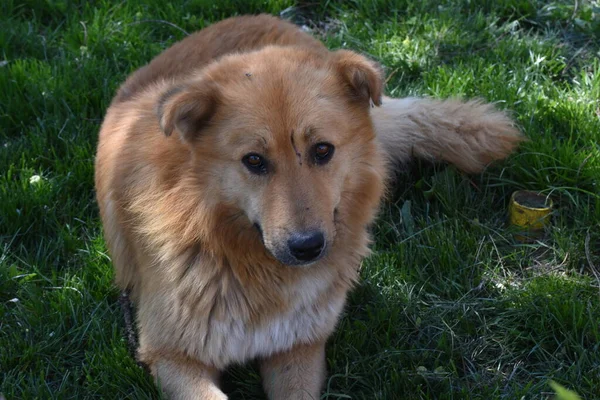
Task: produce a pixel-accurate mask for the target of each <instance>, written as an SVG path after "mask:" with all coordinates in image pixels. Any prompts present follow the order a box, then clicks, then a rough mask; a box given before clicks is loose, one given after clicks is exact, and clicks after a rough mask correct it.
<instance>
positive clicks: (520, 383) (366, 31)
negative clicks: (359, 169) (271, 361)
mask: <svg viewBox="0 0 600 400" xmlns="http://www.w3.org/2000/svg"><path fill="white" fill-rule="evenodd" d="M575 4H576V5H577V6H576V7H575ZM290 7H291V8H290ZM258 11H265V12H271V13H276V14H277V13H280V12H282V11H285V13H284V15H285V16H286V17H288V18H291V19H292V20H293V21H295V22H297V23H301V24H306V25H308V26H309V27H312V28H313V31H314V32H315V34H317V35H319V36H320V37H321V38H322V39H323V40H324V41H325V42H326V43H327V45H328V46H330V47H331V48H339V47H347V48H350V49H355V50H358V51H361V52H364V53H366V54H369V55H370V56H372V57H373V58H375V59H377V60H379V61H380V62H381V63H382V64H383V65H384V66H385V67H386V70H387V73H388V76H389V80H388V82H387V92H388V93H389V94H391V95H392V96H398V97H399V96H406V95H428V96H438V97H448V96H465V97H481V98H484V99H486V100H487V101H491V102H495V103H497V104H498V106H499V107H501V108H506V109H508V110H510V111H511V113H512V115H513V116H514V117H515V119H516V120H517V121H518V123H519V126H520V127H521V128H522V130H523V131H524V132H525V134H526V135H527V136H528V137H529V138H530V139H531V140H530V141H529V142H527V143H525V144H524V145H523V146H522V148H521V149H520V150H519V152H518V153H517V154H515V155H514V156H512V157H511V158H510V159H508V160H507V161H506V162H503V163H499V164H497V165H495V166H493V167H491V168H489V169H488V170H486V171H485V172H484V173H482V174H480V175H478V176H464V175H461V174H460V173H458V172H457V171H456V170H454V169H453V168H452V167H446V166H441V165H437V166H432V165H428V164H425V163H415V164H414V165H412V166H410V168H408V169H407V170H406V171H403V172H401V173H399V175H398V179H397V184H396V190H395V195H394V196H392V198H391V199H390V201H389V202H387V203H386V204H385V205H384V206H383V209H382V215H381V218H380V219H379V220H378V223H377V225H376V226H375V228H374V231H375V235H376V242H375V244H374V246H373V248H374V253H373V255H372V256H371V257H370V258H369V259H367V260H366V261H365V262H364V265H363V269H362V278H363V279H362V282H361V284H360V285H359V287H358V288H357V289H356V290H355V291H354V292H353V293H352V295H351V296H350V299H349V303H348V306H347V309H346V311H345V313H344V316H343V319H342V320H341V322H340V324H339V327H338V330H337V332H336V334H335V335H334V336H333V337H332V338H331V340H330V342H329V346H328V353H327V357H328V365H329V378H328V380H327V387H326V392H325V394H324V396H323V398H327V399H340V398H354V399H374V398H378V399H434V398H435V399H486V400H487V399H519V398H525V399H547V398H551V397H552V396H553V393H554V391H553V389H552V387H551V386H550V382H551V381H554V382H557V383H558V384H560V385H562V386H564V387H566V388H569V389H571V390H575V391H576V392H577V393H578V394H579V395H580V396H581V397H582V398H584V399H595V398H598V396H599V394H600V348H599V347H600V296H599V293H600V288H599V281H598V280H597V279H596V278H595V276H594V273H593V272H594V265H595V268H596V269H600V250H599V249H600V194H599V193H600V188H599V186H600V102H599V100H598V99H600V61H599V59H600V3H599V2H598V1H591V2H590V1H578V2H571V1H536V0H501V1H492V0H485V1H480V2H478V1H468V0H455V1H432V0H425V1H409V0H368V1H358V0H354V1H334V0H331V1H327V2H325V1H324V2H321V3H320V4H317V3H313V2H306V1H303V2H300V1H298V2H294V1H291V0H270V1H258V0H253V1H241V0H238V1H235V0H229V1H220V2H213V1H201V0H197V1H191V0H190V1H177V2H165V1H157V0H148V1H141V0H131V1H127V2H111V1H107V0H99V1H93V2H89V1H88V2H84V1H81V2H73V1H68V0H62V1H61V0H56V1H50V0H46V1H43V0H29V1H16V0H4V1H2V2H1V4H0V65H1V66H0V374H1V375H0V393H3V394H4V396H5V397H6V398H7V399H9V400H10V399H21V398H23V399H28V398H61V399H62V398H107V399H116V398H156V397H158V392H157V390H156V389H155V388H154V385H153V382H152V379H151V378H150V377H149V376H148V375H147V374H146V373H145V372H144V371H143V370H142V369H141V368H139V367H138V366H137V365H136V363H135V361H134V359H133V358H132V357H131V355H130V353H129V350H128V348H127V344H126V340H125V339H124V331H123V324H122V322H121V320H122V319H121V314H120V310H119V307H118V302H117V294H118V293H117V291H116V290H115V289H114V288H113V287H112V286H111V282H112V269H111V264H110V259H109V257H108V256H107V254H106V249H105V246H104V242H103V240H102V237H101V227H100V223H99V218H98V212H97V207H96V205H95V202H94V189H93V157H94V151H95V143H96V135H97V132H98V128H99V124H100V122H101V120H102V117H103V114H104V111H105V110H106V107H107V105H108V104H109V101H110V99H111V97H112V95H113V94H114V92H115V90H116V88H117V87H118V85H119V84H120V83H121V82H122V81H123V80H124V79H125V77H126V76H127V74H128V73H130V72H132V71H133V70H135V69H136V68H138V67H139V66H141V65H143V64H144V63H146V62H147V61H149V60H150V59H151V58H152V57H153V56H154V55H156V54H157V53H158V52H160V51H161V50H162V49H164V48H166V47H167V46H169V45H170V44H171V43H173V42H174V41H175V40H178V39H181V38H183V37H184V35H185V33H184V31H185V32H192V31H194V30H197V29H200V28H202V27H203V26H206V25H207V24H209V23H211V22H214V21H217V20H219V19H222V18H225V17H227V16H231V15H234V14H243V13H256V12H258ZM161 21H163V22H161ZM164 21H166V22H168V23H165V22H164ZM35 176H39V177H40V178H39V180H38V178H33V179H32V177H35ZM517 189H532V190H539V191H542V192H544V193H547V194H550V195H551V196H552V198H553V199H554V202H555V204H556V205H557V207H556V210H555V216H554V219H553V226H552V228H551V229H550V231H549V232H548V235H547V236H546V237H545V238H544V239H542V240H540V241H538V242H535V243H531V244H522V243H519V242H517V241H516V240H515V239H514V238H513V236H512V235H511V232H510V231H509V230H508V229H507V228H506V208H507V204H508V199H509V196H510V194H511V192H512V191H514V190H517ZM224 386H225V388H226V390H227V391H228V393H229V394H230V395H231V397H232V398H237V399H254V398H261V397H262V396H263V394H262V392H261V389H260V383H259V378H258V373H257V370H256V368H254V367H253V366H248V367H236V368H234V369H232V370H231V371H230V372H229V373H228V374H227V375H226V377H225V379H224Z"/></svg>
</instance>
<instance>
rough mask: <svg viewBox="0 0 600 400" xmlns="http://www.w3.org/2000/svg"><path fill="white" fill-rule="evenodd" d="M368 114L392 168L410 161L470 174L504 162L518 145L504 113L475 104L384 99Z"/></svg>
mask: <svg viewBox="0 0 600 400" xmlns="http://www.w3.org/2000/svg"><path fill="white" fill-rule="evenodd" d="M371 112H372V117H373V124H374V126H375V131H376V132H377V136H378V138H379V140H380V142H381V145H382V148H383V150H384V151H385V152H386V153H387V154H388V155H389V157H390V161H392V162H405V161H408V160H409V159H410V158H411V157H413V156H416V157H422V158H426V159H431V160H440V161H446V162H449V163H451V164H454V165H456V166H457V167H458V168H459V169H461V170H463V171H465V172H469V173H474V172H479V171H481V170H482V169H483V168H484V167H485V166H486V165H488V164H489V163H490V162H492V161H494V160H500V159H503V158H505V157H506V156H508V155H509V154H510V153H511V152H512V151H513V150H514V149H515V148H516V147H517V145H518V144H519V143H520V142H521V141H523V140H524V137H523V136H522V135H521V133H520V132H519V131H518V130H517V129H516V128H515V126H514V123H513V121H512V120H511V119H510V118H509V117H508V116H507V115H506V114H505V113H503V112H501V111H498V110H496V109H495V108H494V107H493V106H492V105H491V104H486V103H483V102H481V101H478V100H471V101H466V102H464V101H460V100H432V99H422V98H404V99H392V98H384V99H383V105H382V106H381V107H375V108H373V109H371Z"/></svg>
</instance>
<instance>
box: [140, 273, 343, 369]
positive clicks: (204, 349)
mask: <svg viewBox="0 0 600 400" xmlns="http://www.w3.org/2000/svg"><path fill="white" fill-rule="evenodd" d="M334 275H335V274H332V273H320V274H306V275H305V276H303V277H302V278H300V279H298V280H296V281H295V282H294V283H293V285H291V286H289V287H287V288H286V290H285V294H286V296H287V301H286V304H289V307H287V309H285V310H283V311H281V312H277V313H272V314H269V315H268V317H267V318H263V319H262V321H261V323H260V324H256V323H255V322H253V321H250V320H249V319H245V318H243V317H242V316H243V313H240V312H238V311H239V309H237V308H236V307H237V306H238V305H237V304H224V305H223V304H221V305H220V306H221V308H223V307H224V308H225V309H228V310H230V312H226V313H220V314H221V315H220V316H218V317H217V316H215V315H211V314H213V313H211V312H210V310H207V309H206V308H202V307H195V302H194V301H190V297H193V296H186V301H174V300H175V299H173V296H172V294H171V293H166V292H163V293H162V294H156V293H155V294H153V295H152V296H151V298H150V297H146V300H144V299H141V300H142V301H140V306H139V313H140V314H139V315H140V318H139V321H140V345H141V350H142V351H144V348H148V349H150V348H155V349H156V348H157V347H159V348H162V349H164V350H168V349H169V348H173V350H178V351H184V352H185V354H187V355H188V356H192V357H193V358H195V359H197V360H199V361H201V362H202V363H204V364H207V365H211V366H214V367H216V368H218V369H223V368H225V367H227V366H228V365H230V364H236V363H243V362H246V361H248V360H251V359H253V358H256V357H265V356H269V355H270V354H273V353H277V352H282V351H286V350H288V349H290V348H291V347H292V346H293V345H294V344H296V343H311V342H314V341H316V340H323V339H325V338H326V337H327V336H329V335H330V334H331V332H333V330H334V328H335V325H336V323H337V319H338V317H339V314H340V313H341V311H342V309H343V306H344V302H345V293H340V292H339V291H337V292H336V291H334V290H332V284H333V283H334V282H333V281H334V279H335V278H336V277H335V276H334ZM240 290H243V289H240ZM199 292H202V293H203V295H204V296H210V291H207V290H206V289H204V290H201V291H199ZM205 300H206V299H204V300H203V301H205ZM197 301H198V300H197ZM215 301H217V300H216V299H215ZM218 301H221V302H223V301H226V300H225V299H223V298H221V299H219V300H218ZM167 303H170V304H167Z"/></svg>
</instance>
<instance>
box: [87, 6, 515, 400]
mask: <svg viewBox="0 0 600 400" xmlns="http://www.w3.org/2000/svg"><path fill="white" fill-rule="evenodd" d="M383 86H384V83H383V77H382V70H381V68H380V67H379V66H378V64H377V63H375V62H374V61H372V60H370V59H368V58H366V57H364V56H362V55H360V54H357V53H354V52H352V51H348V50H337V51H329V50H328V49H326V48H325V46H324V45H323V44H322V43H321V42H320V41H318V40H317V39H315V38H313V37H312V36H311V35H309V34H308V33H305V32H303V31H302V30H300V29H299V28H298V27H296V26H295V25H293V24H291V23H289V22H286V21H283V20H280V19H278V18H276V17H272V16H268V15H259V16H241V17H235V18H230V19H227V20H224V21H221V22H219V23H216V24H214V25H212V26H209V27H207V28H205V29H203V30H201V31H199V32H197V33H195V34H193V35H190V36H188V37H187V38H185V39H184V40H182V41H180V42H178V43H176V44H175V45H173V46H172V47H170V48H169V49H167V50H166V51H164V52H163V53H161V54H160V55H158V56H157V57H156V58H155V59H154V60H152V61H151V62H150V63H149V64H148V65H146V66H144V67H142V68H141V69H139V70H138V71H136V72H134V73H133V74H132V75H131V76H130V77H129V78H128V79H127V80H126V82H125V83H124V84H123V85H122V86H121V87H120V89H119V90H118V93H117V95H116V97H115V98H114V100H113V102H112V103H111V105H110V107H109V108H108V111H107V113H106V117H105V119H104V121H103V124H102V127H101V130H100V134H99V142H98V150H97V156H96V161H95V185H96V192H97V201H98V204H99V208H100V215H101V219H102V223H103V229H104V235H105V238H106V243H107V246H108V249H109V252H110V255H111V257H112V262H113V264H114V268H115V271H116V284H117V286H118V287H120V288H121V289H123V290H127V291H129V292H130V296H131V299H132V301H133V303H134V304H135V308H136V326H137V330H138V335H139V347H138V349H137V357H138V359H139V360H140V361H141V362H143V363H145V364H146V365H148V366H149V369H150V371H151V373H152V374H153V375H154V377H155V378H156V380H157V381H158V383H159V385H160V387H161V388H162V390H163V391H164V393H165V394H166V395H167V396H168V397H169V398H174V399H192V398H194V399H225V398H226V396H225V394H224V393H223V392H222V391H221V390H220V389H219V387H218V382H217V381H218V378H219V373H220V372H221V371H223V370H224V369H226V368H227V367H228V366H230V365H233V364H241V363H245V362H248V361H250V360H258V363H259V365H260V371H261V376H262V380H263V386H264V390H265V392H266V394H267V396H268V397H269V398H270V399H315V398H319V394H320V391H321V388H322V385H323V383H324V379H325V375H326V368H325V342H326V341H327V338H328V337H329V336H330V335H331V334H332V332H333V331H334V329H335V326H336V323H337V321H338V318H339V315H340V313H341V312H342V309H343V308H344V303H345V300H346V296H347V293H348V291H349V290H350V289H351V288H352V287H353V285H354V284H355V283H356V281H357V278H358V269H359V265H360V262H361V260H362V259H363V258H364V257H365V256H367V255H368V253H369V242H370V237H369V232H368V227H369V225H370V224H371V223H372V222H373V219H374V218H375V216H376V213H377V210H378V207H379V204H380V201H381V199H382V197H383V196H384V193H385V190H386V185H387V184H388V182H389V176H390V175H391V174H392V171H393V167H394V165H395V164H396V163H399V162H405V161H407V160H409V159H410V158H411V157H414V156H416V157H422V158H426V159H433V160H441V161H445V162H448V163H451V164H454V165H456V166H457V168H459V169H461V170H463V171H465V172H468V173H474V172H478V171H481V170H482V169H483V168H484V167H486V166H487V165H488V164H489V163H491V162H493V161H495V160H500V159H503V158H505V157H506V156H507V155H509V154H510V153H511V152H512V151H513V150H514V149H515V148H516V146H517V145H518V144H519V142H520V141H521V140H522V136H521V134H520V133H519V131H518V130H517V129H516V128H515V127H514V124H513V122H512V121H511V119H510V118H509V117H508V116H507V115H505V114H504V113H502V112H500V111H496V110H495V109H494V108H493V107H492V106H491V105H489V104H484V103H482V102H477V101H470V102H462V101H458V100H445V101H443V100H431V99H420V98H405V99H391V98H388V97H384V96H383Z"/></svg>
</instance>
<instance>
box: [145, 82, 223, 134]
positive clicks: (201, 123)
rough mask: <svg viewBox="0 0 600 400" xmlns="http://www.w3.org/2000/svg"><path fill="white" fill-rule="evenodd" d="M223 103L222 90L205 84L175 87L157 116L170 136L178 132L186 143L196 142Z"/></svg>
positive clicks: (160, 103)
mask: <svg viewBox="0 0 600 400" xmlns="http://www.w3.org/2000/svg"><path fill="white" fill-rule="evenodd" d="M218 102H219V94H218V88H217V86H216V84H215V83H214V82H212V81H207V80H201V81H197V82H192V83H186V84H182V85H178V86H174V87H172V88H170V89H169V90H167V91H166V92H165V93H163V95H162V96H161V97H160V99H159V100H158V104H157V107H156V114H157V116H158V121H159V123H160V127H161V129H162V130H163V132H164V133H165V135H166V136H170V135H171V134H172V133H173V131H175V130H176V131H177V132H178V133H179V135H180V136H181V138H182V139H183V140H184V141H193V140H194V138H195V137H197V136H198V133H199V132H200V131H201V130H202V128H204V127H205V126H206V125H207V124H208V123H209V121H210V119H211V117H212V116H213V115H214V113H215V111H216V108H217V104H218Z"/></svg>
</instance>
